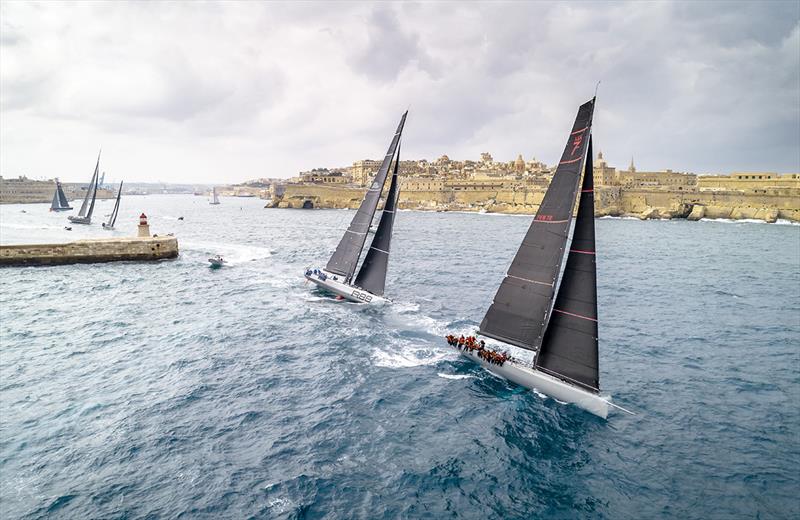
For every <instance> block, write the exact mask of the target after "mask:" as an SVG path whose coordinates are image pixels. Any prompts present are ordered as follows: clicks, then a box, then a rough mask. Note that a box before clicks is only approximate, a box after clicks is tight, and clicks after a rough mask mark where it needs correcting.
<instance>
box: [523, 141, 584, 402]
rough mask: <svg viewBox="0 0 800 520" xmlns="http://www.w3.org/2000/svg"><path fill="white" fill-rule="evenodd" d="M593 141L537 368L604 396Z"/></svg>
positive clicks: (536, 363) (538, 355)
mask: <svg viewBox="0 0 800 520" xmlns="http://www.w3.org/2000/svg"><path fill="white" fill-rule="evenodd" d="M593 171H594V168H593V167H592V141H591V136H589V150H588V152H587V154H586V167H585V168H584V173H583V184H582V185H581V196H580V202H579V206H578V215H577V217H576V218H575V229H574V231H573V233H572V244H571V245H570V248H569V253H568V255H567V264H566V266H565V268H564V274H562V275H561V284H560V285H559V287H558V295H557V296H556V301H555V304H554V305H553V312H552V314H551V316H550V321H549V322H548V324H547V329H546V330H545V333H544V339H543V340H542V346H541V348H540V349H539V353H538V354H537V356H536V361H535V363H534V365H535V366H536V367H537V368H539V369H541V370H543V371H545V372H549V373H551V374H553V375H557V376H559V377H562V378H565V379H567V380H569V381H571V382H573V383H577V384H579V385H581V386H582V387H584V388H586V389H588V390H590V391H593V392H598V391H599V390H598V389H599V388H600V375H599V366H598V353H597V267H596V263H595V239H594V180H593V178H592V175H593Z"/></svg>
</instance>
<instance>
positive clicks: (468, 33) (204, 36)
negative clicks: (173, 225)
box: [0, 2, 800, 180]
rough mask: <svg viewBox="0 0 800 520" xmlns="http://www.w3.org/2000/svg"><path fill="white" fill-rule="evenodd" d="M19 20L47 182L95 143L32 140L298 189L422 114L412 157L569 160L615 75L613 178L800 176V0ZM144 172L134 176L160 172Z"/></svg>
mask: <svg viewBox="0 0 800 520" xmlns="http://www.w3.org/2000/svg"><path fill="white" fill-rule="evenodd" d="M62 7H63V6H62ZM0 9H2V14H3V16H2V19H3V22H2V25H0V40H2V42H0V43H2V46H0V53H2V58H3V59H0V72H1V73H2V74H1V75H0V87H2V88H0V93H2V104H1V105H0V106H1V107H2V111H3V113H2V116H3V117H2V118H0V125H2V130H3V131H2V132H0V139H2V142H0V145H1V146H2V148H3V150H4V154H3V155H2V156H0V169H2V171H3V172H6V171H8V172H9V174H13V173H14V171H16V170H15V169H17V168H20V167H23V166H24V167H25V168H26V169H28V170H30V169H31V168H37V167H38V168H40V169H41V170H42V173H41V174H42V175H46V174H47V171H48V169H49V168H52V165H51V164H50V163H49V159H48V156H53V157H55V156H61V157H63V156H64V155H65V154H70V153H74V152H72V151H71V150H72V149H73V148H76V146H77V145H82V143H77V144H76V143H75V142H64V143H63V147H64V149H63V150H53V151H52V152H51V153H50V154H41V153H38V152H39V150H37V149H36V148H34V147H33V146H31V145H28V144H26V143H27V142H29V141H34V140H35V138H36V136H39V135H61V134H60V132H65V133H68V134H69V135H70V136H74V139H75V140H86V141H89V140H96V139H103V140H104V142H106V141H111V142H113V141H114V140H115V139H116V140H118V141H119V142H120V143H122V144H124V148H125V149H135V150H150V151H151V152H152V156H151V157H150V160H149V161H148V163H152V164H165V165H167V164H173V165H174V164H184V163H186V162H187V160H188V159H187V158H186V157H184V156H181V155H178V154H184V155H185V154H188V155H191V161H193V162H192V163H191V165H192V171H193V172H194V175H193V177H192V178H193V179H201V178H206V179H209V180H211V179H214V178H221V177H224V176H227V177H226V180H241V179H243V178H245V177H247V176H252V174H253V172H254V171H256V172H258V173H259V174H261V175H271V174H279V175H291V174H294V173H296V172H297V171H299V170H302V169H305V168H310V167H314V166H334V165H344V164H347V163H349V162H350V161H353V160H356V159H360V158H366V157H377V156H379V155H380V154H381V153H382V151H383V150H384V149H385V146H386V141H387V139H388V136H387V135H386V134H387V132H390V131H391V130H392V129H393V128H394V125H395V124H396V119H397V117H399V114H400V113H401V112H402V111H403V110H404V109H405V108H407V107H409V106H410V107H411V114H410V118H409V122H408V125H407V130H406V134H405V138H404V145H403V146H404V148H403V149H404V152H403V153H404V155H405V156H406V157H427V158H434V157H436V156H438V155H440V154H442V153H447V154H449V155H450V156H451V157H473V158H477V156H478V154H479V153H480V152H481V151H490V152H492V153H493V154H494V156H495V157H496V158H498V159H500V160H510V159H513V158H514V157H516V154H517V153H520V152H522V153H523V154H525V156H526V157H530V155H531V154H535V155H536V156H537V158H539V159H541V160H544V161H546V162H553V161H554V160H555V158H557V157H558V155H559V154H560V152H561V147H562V146H563V139H564V136H563V135H562V134H563V132H564V131H566V129H567V128H566V127H568V125H569V123H570V122H571V118H572V117H573V116H574V113H575V110H576V108H577V106H578V105H579V104H580V103H581V102H583V101H585V100H586V99H588V98H590V97H591V95H592V93H593V91H594V87H595V84H596V82H597V81H598V80H602V84H601V87H600V92H599V103H598V110H597V115H596V126H595V130H594V131H595V136H596V138H597V144H598V146H599V147H600V148H602V149H603V151H604V153H605V156H606V158H607V159H608V160H609V161H610V162H612V164H615V165H618V166H621V165H626V164H627V163H628V161H629V160H630V156H631V155H635V156H636V161H637V165H639V166H640V167H642V168H673V169H682V170H693V171H698V172H702V171H713V172H726V171H732V170H737V169H759V170H773V171H799V170H800V152H798V144H797V143H798V142H800V64H799V62H800V4H797V3H796V2H676V3H670V2H647V3H645V2H611V3H597V2H587V3H545V2H484V3H477V2H470V3H449V2H441V3H374V4H368V3H358V2H343V3H337V2H324V3H276V2H265V3H256V2H250V3H248V2H243V3H233V2H231V3H229V2H216V3H205V4H193V5H192V6H191V7H186V6H185V5H183V4H176V3H167V4H163V3H161V4H159V3H156V4H142V3H139V2H133V3H130V4H117V3H101V4H96V3H90V4H80V5H79V6H77V7H75V8H71V9H64V8H61V9H60V10H59V8H58V6H57V5H56V4H27V3H10V2H4V3H2V4H0ZM51 10H52V11H53V12H50V13H48V16H42V12H44V11H51ZM9 24H11V25H9ZM132 27H136V28H137V29H136V30H135V31H133V30H131V28H132ZM19 64H23V65H24V67H22V66H19ZM12 127H13V128H14V129H15V132H14V133H13V134H12V133H9V132H8V131H7V129H8V128H12ZM387 129H388V130H387ZM154 136H158V139H154ZM49 142H55V143H57V144H56V145H54V146H59V145H60V144H58V143H59V140H56V139H54V140H51V141H49ZM164 143H168V144H169V146H166V145H165V144H164ZM92 146H94V144H92ZM87 147H88V148H91V147H90V146H87ZM119 147H120V148H122V145H120V146H119ZM220 149H224V150H227V151H228V152H229V154H220V153H219V150H220ZM148 155H150V154H148ZM137 160H138V159H137V158H126V160H121V161H120V164H121V165H122V166H120V168H123V169H124V168H126V167H130V171H131V172H133V173H135V174H137V175H141V173H140V172H142V171H146V172H149V171H150V170H149V169H148V168H150V166H148V167H146V168H142V167H139V168H136V164H135V163H136V161H137ZM128 164H130V166H128ZM120 173H125V172H124V171H121V172H120ZM148 174H149V173H148ZM157 174H158V172H153V173H152V174H151V175H153V176H154V177H155V176H157Z"/></svg>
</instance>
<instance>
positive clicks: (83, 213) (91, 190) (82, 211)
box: [78, 153, 100, 217]
mask: <svg viewBox="0 0 800 520" xmlns="http://www.w3.org/2000/svg"><path fill="white" fill-rule="evenodd" d="M99 170H100V153H98V154H97V164H96V165H95V167H94V174H93V175H92V180H91V181H89V186H88V187H87V188H86V196H85V197H84V198H83V203H82V204H81V209H80V211H78V216H79V217H85V216H86V208H87V207H88V206H89V200H90V199H92V200H93V196H92V193H94V194H95V195H96V194H97V191H96V190H97V174H98V172H99Z"/></svg>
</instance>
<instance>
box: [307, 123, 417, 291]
mask: <svg viewBox="0 0 800 520" xmlns="http://www.w3.org/2000/svg"><path fill="white" fill-rule="evenodd" d="M407 115H408V111H406V112H405V113H404V114H403V117H402V118H401V119H400V124H399V125H398V127H397V132H395V134H394V137H393V138H392V142H391V144H390V145H389V151H388V152H387V153H386V155H385V156H384V158H383V163H382V164H381V167H380V168H379V169H378V173H377V174H375V179H374V180H373V182H372V185H371V186H370V188H369V189H368V190H367V193H366V194H365V195H364V200H363V201H362V202H361V206H360V207H359V208H358V211H357V212H356V214H355V216H354V217H353V221H352V222H351V223H350V227H349V228H347V231H345V233H344V236H343V237H342V239H341V241H340V242H339V245H338V247H337V248H336V251H335V252H334V253H333V256H331V258H330V260H329V261H328V264H327V265H326V266H325V269H307V270H306V272H305V277H306V279H307V280H309V281H311V282H313V283H315V284H317V285H318V286H319V287H322V288H324V289H327V290H329V291H331V292H332V293H334V294H336V295H337V296H340V297H341V298H344V299H347V300H350V301H353V302H359V303H378V302H384V301H387V300H386V298H384V297H383V293H384V286H385V284H386V270H387V268H388V264H389V247H390V244H391V240H392V227H393V226H394V212H395V208H396V207H397V200H398V197H399V193H400V186H399V184H398V178H397V174H398V165H399V164H400V137H401V136H402V134H403V126H404V125H405V122H406V116H407ZM392 159H394V172H393V173H392V180H391V183H390V185H389V192H388V193H387V195H386V202H385V203H384V208H383V213H382V214H381V218H380V221H379V222H378V226H377V228H376V230H375V235H374V237H373V239H372V244H371V246H370V248H369V251H367V254H366V256H365V257H364V261H363V263H362V264H361V269H360V270H359V271H358V275H356V274H355V273H356V267H357V266H358V260H359V258H360V257H361V251H362V250H363V249H364V243H365V242H366V240H367V235H368V234H369V231H370V226H371V224H372V219H373V216H374V215H375V210H376V209H377V208H378V202H379V201H380V197H381V192H382V191H383V187H384V185H385V184H386V177H387V176H388V174H389V168H390V167H391V165H392ZM354 277H355V280H354Z"/></svg>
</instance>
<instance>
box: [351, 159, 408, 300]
mask: <svg viewBox="0 0 800 520" xmlns="http://www.w3.org/2000/svg"><path fill="white" fill-rule="evenodd" d="M399 164H400V145H399V144H398V145H397V155H396V156H395V160H394V173H392V181H391V184H390V185H389V192H388V193H387V194H386V203H385V204H384V206H383V212H382V213H381V220H380V222H378V229H377V230H376V231H375V236H374V237H373V239H372V244H371V245H370V247H369V250H367V254H366V256H365V257H364V261H363V262H362V263H361V269H360V270H359V271H358V276H356V281H355V286H356V287H360V288H361V289H364V290H365V291H369V292H371V293H372V294H376V295H378V296H383V290H384V288H385V286H386V270H387V268H388V267H389V250H390V247H391V243H392V227H393V226H394V212H395V208H397V199H398V197H399V195H400V186H399V185H398V179H397V171H398V166H399Z"/></svg>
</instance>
